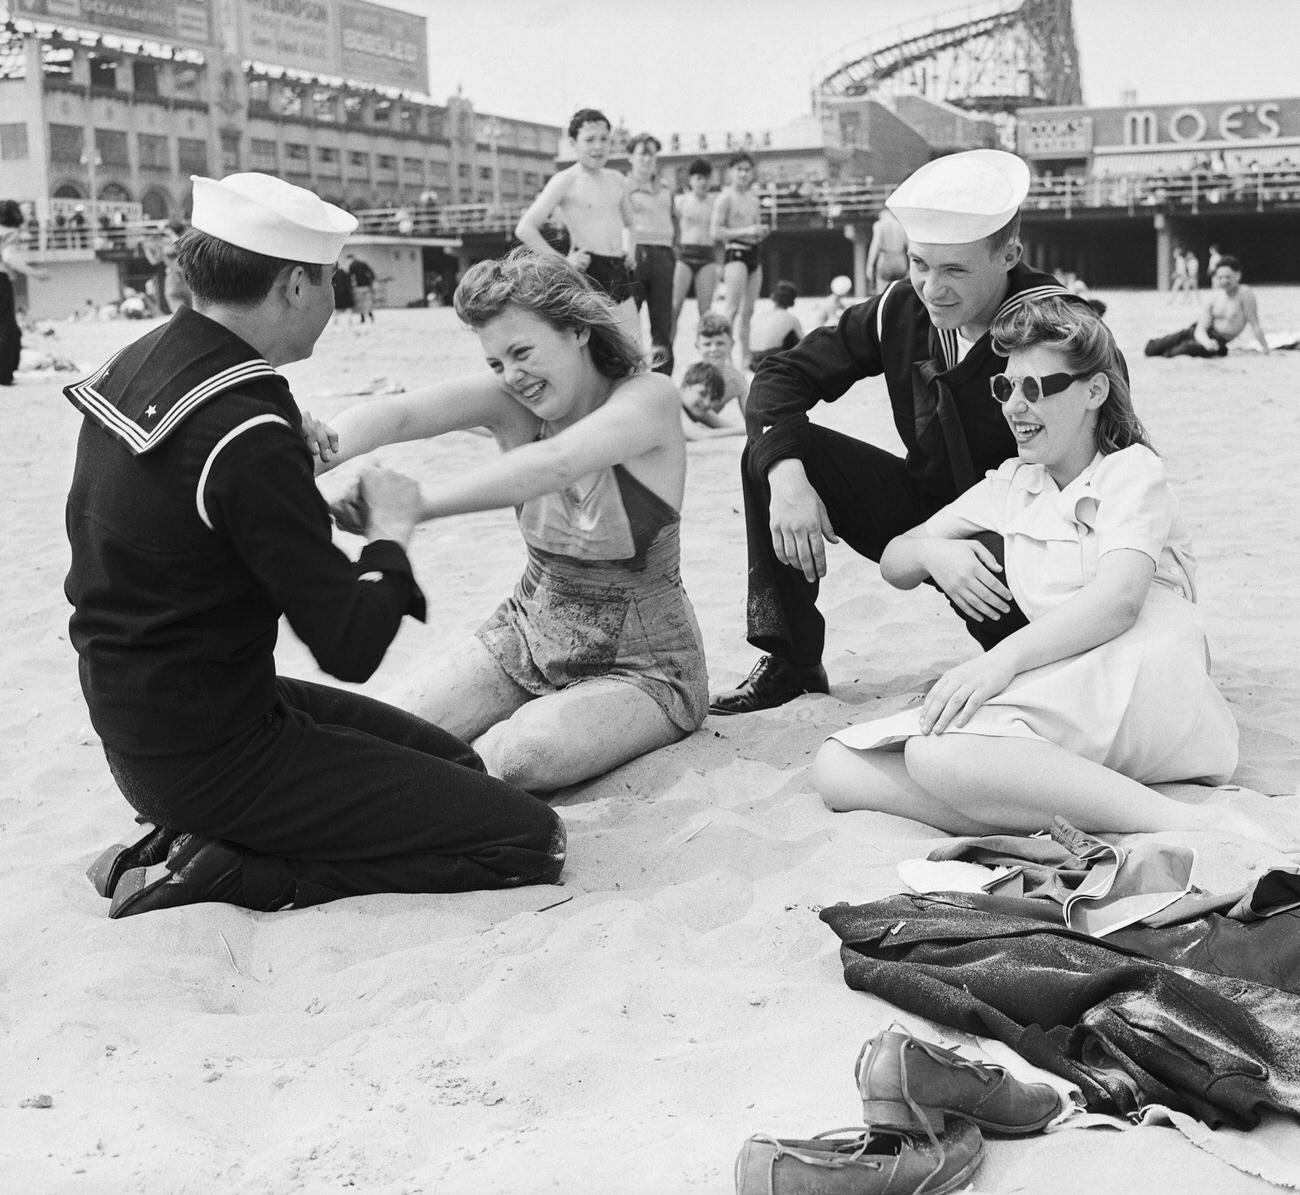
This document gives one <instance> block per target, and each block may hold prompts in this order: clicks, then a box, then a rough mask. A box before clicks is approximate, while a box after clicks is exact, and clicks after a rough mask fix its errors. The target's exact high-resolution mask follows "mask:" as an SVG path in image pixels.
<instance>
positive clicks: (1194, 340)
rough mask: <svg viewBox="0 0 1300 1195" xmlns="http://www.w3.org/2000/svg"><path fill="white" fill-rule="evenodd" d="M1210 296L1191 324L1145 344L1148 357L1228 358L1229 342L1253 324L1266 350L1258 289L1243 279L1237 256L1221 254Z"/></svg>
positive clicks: (1266, 341)
mask: <svg viewBox="0 0 1300 1195" xmlns="http://www.w3.org/2000/svg"><path fill="white" fill-rule="evenodd" d="M1211 284H1212V289H1211V291H1210V297H1209V298H1208V299H1207V300H1206V302H1205V306H1204V307H1203V308H1202V310H1201V316H1200V319H1198V320H1197V321H1196V323H1194V324H1192V325H1191V326H1190V327H1187V328H1183V329H1181V330H1180V331H1178V332H1171V333H1169V335H1167V336H1157V337H1155V339H1153V340H1148V341H1147V343H1146V355H1147V356H1148V357H1226V356H1227V355H1228V345H1229V344H1231V343H1232V341H1234V340H1236V338H1237V337H1238V336H1240V335H1241V333H1242V332H1243V331H1244V330H1245V328H1246V325H1247V324H1249V325H1250V330H1251V331H1252V332H1253V333H1254V334H1255V339H1256V340H1257V341H1258V342H1259V347H1260V351H1261V352H1265V353H1267V352H1268V351H1269V348H1268V338H1267V337H1266V336H1265V335H1264V327H1263V325H1262V324H1261V323H1260V322H1259V304H1258V302H1257V301H1256V299H1255V292H1254V291H1253V290H1251V289H1250V287H1249V286H1244V285H1243V284H1242V281H1241V263H1240V262H1239V261H1238V260H1237V259H1236V258H1235V257H1227V256H1225V257H1220V258H1219V264H1218V267H1217V268H1216V269H1215V271H1214V277H1213V278H1212V279H1211Z"/></svg>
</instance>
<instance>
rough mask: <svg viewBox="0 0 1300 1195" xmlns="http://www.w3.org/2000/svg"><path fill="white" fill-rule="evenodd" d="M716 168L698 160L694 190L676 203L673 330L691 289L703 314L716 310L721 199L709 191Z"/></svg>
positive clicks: (692, 170)
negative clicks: (716, 212)
mask: <svg viewBox="0 0 1300 1195" xmlns="http://www.w3.org/2000/svg"><path fill="white" fill-rule="evenodd" d="M712 177H713V167H712V166H710V165H709V163H708V162H706V161H705V160H704V159H703V158H696V159H695V161H693V162H692V163H691V168H690V190H688V191H684V192H683V193H682V194H680V195H678V196H677V197H676V199H675V200H674V208H675V209H676V212H677V228H678V247H677V269H676V272H675V274H674V275H673V327H676V326H677V320H678V318H679V317H680V316H681V314H682V306H683V304H685V302H686V296H687V295H688V294H689V293H690V290H691V287H692V286H694V287H695V302H696V304H697V305H698V306H699V309H700V315H704V314H706V313H707V312H708V311H709V310H710V309H711V308H712V307H713V291H714V288H715V287H716V286H717V284H718V252H717V246H716V245H715V244H714V240H713V205H714V204H715V203H716V202H717V199H718V197H717V196H716V195H715V194H713V192H712V191H710V190H709V180H710V179H711V178H712Z"/></svg>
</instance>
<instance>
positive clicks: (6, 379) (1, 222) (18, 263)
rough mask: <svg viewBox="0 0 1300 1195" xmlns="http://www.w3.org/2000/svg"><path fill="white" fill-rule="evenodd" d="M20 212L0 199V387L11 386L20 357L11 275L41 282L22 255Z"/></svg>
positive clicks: (38, 271)
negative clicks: (36, 279) (21, 275)
mask: <svg viewBox="0 0 1300 1195" xmlns="http://www.w3.org/2000/svg"><path fill="white" fill-rule="evenodd" d="M23 223H24V221H23V209H22V208H21V207H20V206H19V205H18V203H17V201H16V200H13V199H0V386H12V385H13V384H14V371H15V370H16V369H17V368H18V362H19V361H20V360H21V358H22V355H23V333H22V329H21V328H20V327H19V326H18V304H17V300H16V296H15V293H14V292H15V288H14V279H15V275H18V274H23V275H26V276H27V277H28V278H38V279H41V280H45V279H48V278H49V276H50V275H49V274H48V273H47V272H46V271H45V270H41V269H38V268H37V267H36V266H33V265H30V264H28V261H27V259H26V258H25V257H24V256H23V251H22V238H23Z"/></svg>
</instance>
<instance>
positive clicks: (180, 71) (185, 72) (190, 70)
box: [172, 63, 200, 99]
mask: <svg viewBox="0 0 1300 1195" xmlns="http://www.w3.org/2000/svg"><path fill="white" fill-rule="evenodd" d="M199 82H200V79H199V68H198V67H197V66H191V65H189V64H188V63H181V64H178V65H177V66H176V67H175V68H174V70H173V72H172V86H173V87H174V88H175V90H176V94H177V96H178V97H180V98H181V99H195V98H196V97H197V96H198V94H199Z"/></svg>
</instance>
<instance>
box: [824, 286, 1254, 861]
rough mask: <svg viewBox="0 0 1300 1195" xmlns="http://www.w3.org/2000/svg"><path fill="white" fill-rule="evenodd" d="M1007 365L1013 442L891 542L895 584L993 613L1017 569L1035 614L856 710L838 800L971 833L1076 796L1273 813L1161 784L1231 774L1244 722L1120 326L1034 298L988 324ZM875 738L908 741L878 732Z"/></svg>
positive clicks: (834, 749) (1114, 809) (1225, 819)
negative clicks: (1211, 647) (890, 706)
mask: <svg viewBox="0 0 1300 1195" xmlns="http://www.w3.org/2000/svg"><path fill="white" fill-rule="evenodd" d="M992 331H993V336H994V340H995V342H996V344H997V346H998V350H999V351H1000V352H1003V353H1006V354H1007V355H1008V362H1007V372H1006V373H1005V374H1002V375H999V376H998V377H995V378H993V379H992V381H991V388H992V392H993V393H992V397H991V399H990V401H995V402H999V403H1000V404H1001V406H1002V413H1003V415H1004V417H1005V418H1006V420H1007V422H1008V424H1009V425H1010V427H1011V430H1012V432H1013V434H1014V435H1015V438H1016V443H1017V446H1018V448H1017V451H1018V456H1017V457H1015V458H1013V459H1011V460H1009V461H1007V462H1005V463H1004V464H1003V465H1002V466H1001V467H1000V468H998V469H997V470H995V471H993V472H991V473H989V474H988V475H987V476H986V477H985V479H984V480H983V481H982V482H980V483H979V484H977V485H975V486H974V487H972V488H971V489H970V490H968V491H967V492H966V493H965V494H963V495H961V496H960V497H959V498H958V499H957V500H956V501H955V502H953V503H951V504H950V505H949V506H947V507H945V508H944V509H943V510H941V511H939V512H938V513H937V514H936V515H934V516H933V517H932V518H930V519H929V520H928V521H927V522H925V523H923V524H922V525H921V526H919V527H915V528H913V529H912V530H911V531H908V532H907V533H906V534H904V535H901V536H898V537H897V538H895V539H894V540H892V541H891V542H890V543H889V545H888V546H887V547H886V549H885V552H884V554H883V555H882V557H881V560H880V568H881V573H882V574H883V576H884V577H885V579H886V580H888V581H889V582H890V584H892V585H895V586H897V587H898V588H900V589H911V588H912V587H914V586H916V585H918V584H920V583H921V582H922V581H924V580H925V579H926V578H933V579H934V580H935V581H936V582H937V583H938V584H939V586H940V587H941V588H942V589H943V590H944V592H945V593H947V594H948V595H949V596H950V597H952V598H953V600H954V601H955V602H956V603H957V604H958V605H959V606H961V607H962V608H963V609H964V610H965V611H966V613H968V614H969V615H971V616H973V617H975V618H988V617H994V618H996V617H998V616H999V614H1000V613H1001V612H1002V611H1003V610H1004V609H1005V608H1006V606H1005V603H1004V602H1002V600H1001V599H1000V598H999V597H998V596H997V595H996V594H995V593H993V592H992V591H991V590H990V589H989V588H988V586H987V582H988V581H989V580H991V579H992V578H993V576H994V575H995V573H996V572H997V571H1000V570H999V566H998V565H997V564H996V563H995V562H994V558H993V556H992V555H990V554H989V553H988V550H987V548H986V547H985V546H984V545H982V544H980V542H979V541H978V539H976V538H975V537H977V536H979V535H981V534H984V533H987V532H993V533H995V534H996V535H1000V536H1001V537H1002V538H1003V541H1004V544H1005V562H1006V563H1005V576H1006V584H1007V586H1008V588H1009V589H1010V590H1011V592H1012V594H1013V595H1014V597H1015V599H1016V601H1017V603H1018V604H1019V606H1020V608H1021V609H1022V610H1023V611H1024V612H1025V614H1026V615H1027V617H1028V619H1029V622H1028V625H1027V626H1025V627H1023V628H1022V629H1020V630H1018V631H1016V632H1015V633H1013V634H1011V635H1009V636H1008V637H1007V638H1005V639H1004V640H1002V642H1000V643H999V644H997V645H996V646H995V647H993V648H992V649H990V650H989V651H988V652H986V653H985V654H983V655H980V656H977V657H975V658H974V659H971V660H967V661H965V662H964V663H961V664H958V665H957V666H956V667H954V668H950V669H949V670H948V671H947V672H945V673H944V675H943V676H941V677H940V678H939V680H938V681H937V682H936V683H935V685H934V687H933V688H932V689H931V690H930V691H929V693H928V694H927V695H926V697H925V699H924V702H923V703H922V704H921V705H920V706H918V707H916V708H915V709H912V710H908V711H906V712H905V713H904V714H902V715H898V716H896V717H895V718H892V719H885V720H881V721H880V722H876V723H866V724H862V725H858V726H853V727H849V728H848V729H846V730H843V731H840V732H839V733H838V734H836V735H835V736H833V737H832V738H831V739H830V740H828V741H827V742H826V744H825V745H824V746H823V748H822V750H821V751H820V753H819V754H818V757H817V760H816V764H815V768H814V780H815V783H816V785H817V787H818V789H819V791H820V792H821V794H822V796H823V798H824V800H825V801H826V803H827V804H828V805H829V806H830V807H831V808H833V809H840V810H847V809H874V810H880V811H883V812H886V813H894V814H898V815H900V816H903V817H910V818H914V819H916V820H918V821H922V822H926V823H928V824H930V825H933V826H937V827H939V828H940V829H942V830H946V831H948V832H950V833H958V834H984V833H990V832H993V831H1017V832H1025V831H1031V832H1032V831H1037V830H1041V829H1043V828H1044V827H1046V826H1047V825H1049V824H1050V823H1051V820H1052V817H1053V815H1055V814H1060V815H1062V816H1063V817H1065V818H1066V819H1067V820H1068V821H1070V822H1071V823H1072V824H1073V825H1075V826H1077V827H1079V828H1080V829H1083V830H1087V831H1091V832H1108V831H1109V832H1117V833H1128V832H1136V831H1150V830H1163V829H1204V828H1210V827H1215V828H1217V829H1220V830H1228V831H1230V832H1235V833H1239V834H1243V835H1246V836H1249V837H1256V836H1258V835H1259V833H1260V830H1259V827H1258V826H1257V825H1256V824H1255V823H1254V822H1253V821H1252V820H1251V819H1249V818H1247V817H1246V816H1245V815H1244V814H1241V813H1239V812H1238V811H1236V810H1233V809H1231V808H1228V807H1225V806H1222V805H1215V806H1213V807H1208V806H1198V805H1190V804H1185V803H1182V802H1179V801H1176V800H1173V799H1171V798H1169V797H1166V796H1163V795H1162V794H1160V793H1158V792H1155V791H1154V790H1152V789H1151V788H1148V787H1147V785H1149V784H1155V783H1160V782H1164V781H1176V780H1184V781H1185V780H1200V781H1205V782H1209V783H1222V782H1224V781H1226V780H1227V779H1228V777H1229V776H1230V775H1231V774H1232V771H1233V769H1234V768H1235V767H1236V763H1237V727H1236V724H1235V722H1234V721H1233V718H1232V714H1231V712H1230V711H1229V709H1228V707H1227V704H1226V703H1225V702H1224V700H1223V698H1222V696H1221V695H1220V694H1219V692H1218V691H1217V689H1215V687H1214V683H1213V681H1212V680H1211V678H1210V676H1209V672H1208V650H1207V645H1206V639H1205V633H1204V630H1203V627H1202V623H1201V619H1200V616H1199V613H1198V611H1197V609H1196V606H1195V605H1194V601H1195V582H1194V572H1193V568H1194V562H1193V559H1192V556H1191V552H1190V542H1189V539H1188V536H1187V531H1186V528H1185V527H1184V524H1183V520H1182V517H1181V515H1180V514H1179V509H1178V502H1177V499H1176V498H1175V497H1174V495H1173V493H1172V492H1171V491H1170V489H1169V486H1168V484H1167V482H1166V479H1165V471H1164V466H1163V465H1162V463H1161V461H1160V458H1159V457H1157V456H1156V454H1155V453H1154V452H1153V451H1152V449H1151V447H1150V445H1149V443H1148V441H1147V436H1146V432H1145V430H1144V429H1143V427H1142V424H1141V423H1140V422H1139V420H1138V418H1137V416H1136V414H1135V413H1134V411H1133V406H1132V402H1131V400H1130V397H1129V387H1128V381H1127V378H1126V376H1125V370H1124V368H1123V363H1122V358H1121V356H1120V354H1119V350H1118V348H1117V347H1116V345H1115V341H1114V338H1113V337H1112V336H1111V334H1110V331H1109V330H1108V329H1107V328H1106V326H1105V324H1103V323H1102V322H1101V320H1100V319H1099V318H1098V317H1097V316H1096V315H1095V314H1094V313H1093V312H1092V310H1091V309H1090V308H1088V307H1087V306H1085V305H1084V304H1083V303H1080V302H1077V301H1072V300H1069V299H1045V300H1042V301H1041V302H1038V303H1034V304H1023V305H1021V306H1019V307H1017V308H1016V309H1015V310H1014V311H1013V312H1010V313H1008V314H1007V315H1006V316H1004V317H1001V318H1000V319H999V320H998V321H997V322H995V324H994V325H993V329H992ZM879 748H892V750H888V749H887V750H881V749H879Z"/></svg>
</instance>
